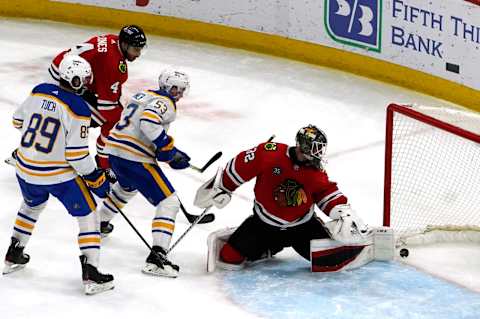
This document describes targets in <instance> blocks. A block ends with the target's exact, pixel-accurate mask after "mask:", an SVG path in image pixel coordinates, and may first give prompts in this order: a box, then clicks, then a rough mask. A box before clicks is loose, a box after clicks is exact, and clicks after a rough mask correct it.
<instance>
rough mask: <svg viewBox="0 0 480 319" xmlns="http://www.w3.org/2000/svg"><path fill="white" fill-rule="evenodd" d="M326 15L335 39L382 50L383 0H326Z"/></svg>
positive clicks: (329, 30) (369, 48) (374, 49)
mask: <svg viewBox="0 0 480 319" xmlns="http://www.w3.org/2000/svg"><path fill="white" fill-rule="evenodd" d="M324 19H325V27H326V29H327V32H328V34H329V36H330V37H331V38H332V39H333V40H335V41H337V42H340V43H342V44H346V45H351V46H356V47H360V48H365V49H368V50H372V51H377V52H380V51H381V38H382V0H325V18H324Z"/></svg>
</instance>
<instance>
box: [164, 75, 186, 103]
mask: <svg viewBox="0 0 480 319" xmlns="http://www.w3.org/2000/svg"><path fill="white" fill-rule="evenodd" d="M158 87H159V88H160V89H161V90H164V91H166V92H167V93H169V94H171V95H172V96H173V97H174V98H175V99H176V100H177V101H178V99H179V98H181V97H182V96H184V95H186V94H187V93H188V91H189V89H190V79H189V77H188V75H187V74H186V73H184V72H181V71H176V70H173V69H165V70H163V71H162V72H161V73H160V76H159V77H158ZM174 87H175V88H176V91H175V92H173V91H172V88H174Z"/></svg>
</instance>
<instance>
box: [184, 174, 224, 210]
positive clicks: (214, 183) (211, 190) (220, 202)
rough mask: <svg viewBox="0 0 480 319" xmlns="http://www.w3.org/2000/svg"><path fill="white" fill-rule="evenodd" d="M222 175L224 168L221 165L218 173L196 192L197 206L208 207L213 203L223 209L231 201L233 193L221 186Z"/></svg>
mask: <svg viewBox="0 0 480 319" xmlns="http://www.w3.org/2000/svg"><path fill="white" fill-rule="evenodd" d="M222 175H223V170H222V168H221V167H219V168H218V170H217V174H216V175H215V176H214V177H212V178H211V179H209V180H208V181H206V182H205V183H204V184H203V185H202V186H200V188H199V189H198V190H197V193H196V194H195V200H194V202H193V204H194V205H195V206H197V207H200V208H207V207H210V206H212V205H213V206H215V207H216V208H218V209H221V208H223V207H225V206H227V204H228V203H230V200H231V199H232V193H231V192H230V191H228V190H226V189H224V188H223V187H222V186H221V178H222Z"/></svg>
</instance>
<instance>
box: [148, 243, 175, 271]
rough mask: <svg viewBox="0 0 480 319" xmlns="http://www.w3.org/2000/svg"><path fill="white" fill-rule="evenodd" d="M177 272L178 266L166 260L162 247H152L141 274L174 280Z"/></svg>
mask: <svg viewBox="0 0 480 319" xmlns="http://www.w3.org/2000/svg"><path fill="white" fill-rule="evenodd" d="M179 270H180V267H179V266H178V265H175V264H174V263H172V262H171V261H170V260H168V259H167V254H166V252H165V250H164V249H163V248H162V247H160V246H153V247H152V251H151V252H150V255H148V257H147V261H146V264H145V267H143V270H142V272H143V273H144V274H147V275H153V276H164V277H170V278H176V277H177V276H178V272H179Z"/></svg>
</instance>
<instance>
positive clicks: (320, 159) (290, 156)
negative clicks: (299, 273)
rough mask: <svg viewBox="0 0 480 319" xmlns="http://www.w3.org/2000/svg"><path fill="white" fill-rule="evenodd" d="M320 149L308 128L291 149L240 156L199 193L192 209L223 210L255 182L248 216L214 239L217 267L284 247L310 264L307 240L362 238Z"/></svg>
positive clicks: (315, 132)
mask: <svg viewBox="0 0 480 319" xmlns="http://www.w3.org/2000/svg"><path fill="white" fill-rule="evenodd" d="M326 147H327V138H326V135H325V133H324V132H323V131H321V130H320V129H318V128H317V127H315V126H313V125H309V126H307V127H303V128H301V129H300V130H299V131H298V133H297V136H296V146H293V147H290V146H288V145H285V144H281V143H274V142H267V143H262V144H260V145H258V146H256V147H254V148H251V149H249V150H246V151H243V152H241V153H239V154H238V155H237V156H236V157H234V158H233V159H232V160H231V161H230V162H228V164H227V166H226V168H225V169H224V170H219V171H218V172H217V176H216V178H212V179H211V180H209V181H207V182H206V183H205V184H204V185H202V187H200V189H199V190H198V191H197V195H196V198H195V205H196V206H198V207H201V208H206V207H209V206H212V205H214V206H216V207H217V208H223V207H225V205H227V204H228V202H229V201H230V198H231V193H232V192H234V191H235V190H236V189H237V188H238V187H239V186H241V185H242V184H243V183H245V182H247V181H249V180H251V179H253V178H256V181H255V188H254V192H255V199H254V208H253V215H251V216H250V217H248V218H247V219H246V220H245V221H244V222H243V223H242V224H241V225H240V226H239V227H238V228H236V229H227V230H223V232H222V231H220V234H218V233H217V235H218V236H217V237H222V238H220V239H222V240H223V241H226V243H225V244H223V246H222V245H221V243H222V241H220V244H215V245H216V246H218V249H217V252H216V254H217V256H213V257H214V258H217V259H219V260H217V265H221V266H224V268H228V269H232V268H233V269H235V268H236V266H239V265H243V264H244V263H245V261H247V262H248V261H256V260H259V259H261V258H263V257H265V256H267V255H273V254H275V253H278V252H279V251H281V250H282V249H283V248H285V247H293V249H295V251H296V252H298V253H299V254H300V255H301V256H302V257H304V258H305V259H307V260H310V253H311V252H310V241H311V240H312V239H321V238H330V237H331V238H333V239H336V240H339V241H350V240H351V239H352V238H353V237H352V236H353V235H352V234H351V230H352V229H353V228H356V229H357V230H358V234H361V233H364V232H366V226H365V224H364V223H363V222H362V220H361V218H360V217H359V216H358V215H357V214H356V213H355V212H354V211H353V210H351V209H350V208H349V205H348V204H347V202H348V201H347V197H345V195H344V194H343V193H342V192H341V191H340V190H339V189H338V187H337V184H336V183H335V182H332V181H330V180H329V178H328V175H327V173H326V172H325V168H324V164H325V152H326ZM315 205H316V206H317V207H318V208H319V209H320V210H321V211H322V212H323V213H325V214H326V215H330V218H332V219H333V220H337V222H335V223H334V225H332V226H333V227H331V228H330V229H326V228H325V227H324V225H323V223H321V222H320V220H319V219H318V218H317V216H316V213H315ZM214 234H215V233H214ZM210 248H211V247H210V244H209V249H210Z"/></svg>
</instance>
